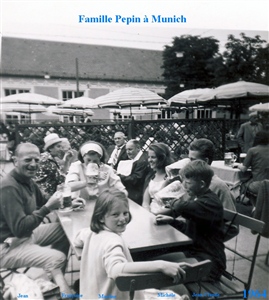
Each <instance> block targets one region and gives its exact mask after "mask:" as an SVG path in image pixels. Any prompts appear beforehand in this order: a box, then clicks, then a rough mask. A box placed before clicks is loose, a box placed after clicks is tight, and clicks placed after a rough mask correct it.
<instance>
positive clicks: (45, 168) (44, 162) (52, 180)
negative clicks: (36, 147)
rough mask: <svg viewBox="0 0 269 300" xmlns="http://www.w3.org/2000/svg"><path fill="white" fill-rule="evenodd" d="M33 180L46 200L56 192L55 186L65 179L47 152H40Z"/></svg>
mask: <svg viewBox="0 0 269 300" xmlns="http://www.w3.org/2000/svg"><path fill="white" fill-rule="evenodd" d="M34 180H35V182H36V183H37V185H38V186H39V188H40V190H41V191H42V193H43V195H44V197H45V198H46V200H48V199H49V198H50V197H51V196H52V195H53V194H54V193H55V192H56V190H57V186H58V185H59V184H61V183H63V182H64V181H65V175H64V174H63V173H62V172H61V170H60V166H59V165H58V163H57V161H56V160H55V159H54V158H53V157H52V155H51V154H50V153H49V152H44V153H42V154H41V158H40V163H39V170H38V172H37V174H36V177H35V179H34Z"/></svg>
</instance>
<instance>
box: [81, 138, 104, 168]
mask: <svg viewBox="0 0 269 300" xmlns="http://www.w3.org/2000/svg"><path fill="white" fill-rule="evenodd" d="M87 144H96V145H98V146H100V147H101V149H102V150H103V156H102V157H101V158H100V161H101V162H102V163H105V162H106V160H107V152H106V150H105V147H104V146H103V145H102V144H100V143H98V142H95V141H87V142H85V143H83V144H82V145H81V146H80V147H79V151H78V160H80V161H81V162H82V163H84V160H83V157H82V155H81V152H80V150H81V148H82V147H83V146H84V145H87ZM90 152H91V151H90ZM93 152H94V151H93ZM94 153H97V152H94Z"/></svg>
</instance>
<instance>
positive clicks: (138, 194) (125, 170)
mask: <svg viewBox="0 0 269 300" xmlns="http://www.w3.org/2000/svg"><path fill="white" fill-rule="evenodd" d="M126 152H127V155H128V158H129V160H123V161H120V163H119V166H118V175H119V177H120V178H121V181H122V183H123V184H124V186H125V187H126V189H127V191H128V196H129V198H130V199H132V200H134V201H135V202H136V203H137V204H140V205H141V204H142V200H143V185H144V181H145V177H146V175H147V173H148V172H149V169H150V168H149V165H148V156H147V153H145V152H142V151H141V150H140V145H139V142H138V141H137V140H130V141H129V142H128V143H127V144H126Z"/></svg>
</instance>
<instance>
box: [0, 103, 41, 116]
mask: <svg viewBox="0 0 269 300" xmlns="http://www.w3.org/2000/svg"><path fill="white" fill-rule="evenodd" d="M0 108H1V112H19V113H29V114H34V113H42V112H45V111H46V107H44V106H42V105H39V104H36V105H34V104H29V105H27V104H20V103H1V105H0Z"/></svg>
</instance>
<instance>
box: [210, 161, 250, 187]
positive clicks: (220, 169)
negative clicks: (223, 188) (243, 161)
mask: <svg viewBox="0 0 269 300" xmlns="http://www.w3.org/2000/svg"><path fill="white" fill-rule="evenodd" d="M237 165H238V164H237ZM211 168H212V169H213V171H214V173H215V174H216V175H218V176H219V178H220V179H222V180H223V181H225V182H226V183H227V184H228V185H230V186H237V185H239V184H240V177H239V173H240V172H241V171H240V169H238V168H233V167H231V166H227V165H225V164H224V160H215V161H213V162H212V164H211ZM247 172H250V173H251V170H250V169H248V170H247Z"/></svg>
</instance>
